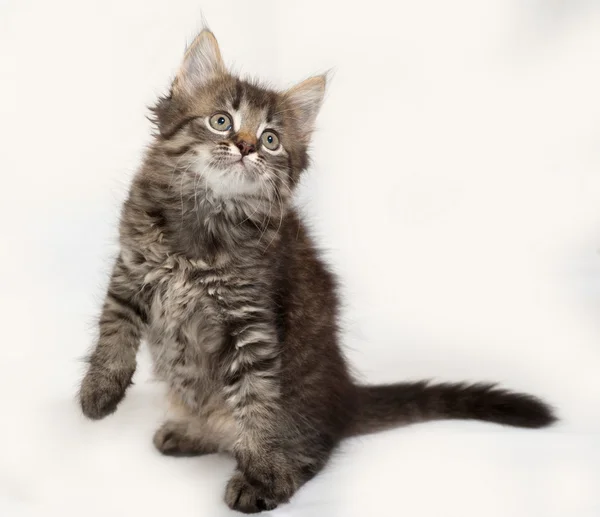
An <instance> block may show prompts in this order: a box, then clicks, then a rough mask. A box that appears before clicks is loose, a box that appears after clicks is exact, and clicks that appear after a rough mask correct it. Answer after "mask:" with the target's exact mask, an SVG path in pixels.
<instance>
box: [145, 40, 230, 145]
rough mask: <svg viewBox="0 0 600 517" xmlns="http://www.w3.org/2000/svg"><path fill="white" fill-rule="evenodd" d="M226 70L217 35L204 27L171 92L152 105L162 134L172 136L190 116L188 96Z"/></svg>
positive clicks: (188, 51) (186, 54) (180, 69)
mask: <svg viewBox="0 0 600 517" xmlns="http://www.w3.org/2000/svg"><path fill="white" fill-rule="evenodd" d="M224 73H226V69H225V64H224V63H223V59H222V58H221V51H220V50H219V44H218V43H217V39H216V38H215V36H214V34H213V33H212V32H210V31H209V30H208V29H204V30H203V31H202V32H201V33H200V34H198V36H196V37H195V38H194V41H192V44H191V45H190V46H189V47H188V48H187V50H186V52H185V55H184V56H183V63H181V66H180V68H179V71H178V72H177V75H176V76H175V79H174V80H173V84H172V85H171V90H170V91H169V94H168V95H167V96H165V97H161V98H159V100H158V102H157V103H156V105H155V106H154V107H152V108H150V110H151V111H152V116H151V117H150V120H151V121H152V122H153V123H154V124H155V125H156V127H157V128H158V130H159V133H160V135H161V136H163V137H165V138H169V137H170V136H172V135H173V134H174V133H175V132H176V131H177V129H178V128H179V127H180V125H181V122H182V120H183V121H185V118H186V116H187V111H186V105H187V102H186V98H187V97H189V96H192V95H193V94H194V93H195V92H196V90H197V89H198V88H199V87H201V86H203V85H204V84H206V83H207V82H209V81H210V80H211V79H214V78H215V77H218V76H219V75H221V74H224Z"/></svg>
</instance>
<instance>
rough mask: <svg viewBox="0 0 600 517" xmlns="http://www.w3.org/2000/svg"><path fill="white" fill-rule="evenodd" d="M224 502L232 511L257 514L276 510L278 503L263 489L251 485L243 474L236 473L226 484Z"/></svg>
mask: <svg viewBox="0 0 600 517" xmlns="http://www.w3.org/2000/svg"><path fill="white" fill-rule="evenodd" d="M225 502H226V503H227V506H229V508H231V509H232V510H237V511H238V512H242V513H258V512H263V511H267V510H274V509H275V508H277V505H278V503H279V502H284V501H279V502H278V501H276V500H275V499H273V495H272V494H270V493H267V490H266V489H265V488H260V487H256V486H253V485H251V484H250V483H249V482H248V480H247V479H246V477H245V476H244V474H242V473H241V472H239V471H237V472H236V473H235V474H234V475H233V477H232V478H231V479H230V480H229V483H227V488H226V490H225Z"/></svg>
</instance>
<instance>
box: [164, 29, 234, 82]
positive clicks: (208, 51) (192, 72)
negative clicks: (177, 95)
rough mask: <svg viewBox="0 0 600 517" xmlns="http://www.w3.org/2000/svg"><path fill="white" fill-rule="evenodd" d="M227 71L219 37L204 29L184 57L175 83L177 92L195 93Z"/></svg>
mask: <svg viewBox="0 0 600 517" xmlns="http://www.w3.org/2000/svg"><path fill="white" fill-rule="evenodd" d="M223 73H225V64H224V63H223V58H222V57H221V51H220V50H219V44H218V43H217V38H215V35H214V34H213V33H212V32H211V31H209V30H208V29H204V30H203V31H202V32H201V33H200V34H198V36H196V37H195V38H194V41H192V44H191V45H190V46H189V47H188V48H187V50H186V52H185V55H184V57H183V63H182V64H181V67H180V69H179V72H178V73H177V77H176V78H175V81H174V83H173V89H174V91H175V92H177V91H183V92H184V93H193V92H194V91H195V90H196V88H198V87H199V86H202V85H203V84H206V83H207V82H208V81H210V80H211V79H213V78H214V77H216V76H218V75H220V74H223Z"/></svg>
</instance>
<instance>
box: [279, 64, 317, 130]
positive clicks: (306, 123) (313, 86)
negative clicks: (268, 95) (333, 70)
mask: <svg viewBox="0 0 600 517" xmlns="http://www.w3.org/2000/svg"><path fill="white" fill-rule="evenodd" d="M326 84H327V76H326V75H318V76H315V77H311V78H309V79H306V81H302V82H301V83H300V84H297V85H296V86H294V87H293V88H290V89H289V90H288V91H287V92H285V93H284V94H283V97H284V99H285V101H286V103H287V104H288V105H289V108H290V109H291V110H292V113H293V116H294V118H295V122H296V124H297V125H298V128H299V129H300V130H301V131H302V133H303V134H304V135H306V139H308V137H309V136H310V133H311V132H312V130H313V129H314V127H315V119H316V118H317V115H318V114H319V109H320V108H321V104H322V103H323V97H324V95H325V85H326Z"/></svg>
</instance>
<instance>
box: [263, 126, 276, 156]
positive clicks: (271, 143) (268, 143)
mask: <svg viewBox="0 0 600 517" xmlns="http://www.w3.org/2000/svg"><path fill="white" fill-rule="evenodd" d="M260 141H261V142H262V145H264V146H265V147H266V148H267V149H269V150H270V151H277V149H279V137H278V136H277V133H275V131H271V130H270V129H268V130H267V131H265V132H264V133H263V134H262V136H261V137H260Z"/></svg>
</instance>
